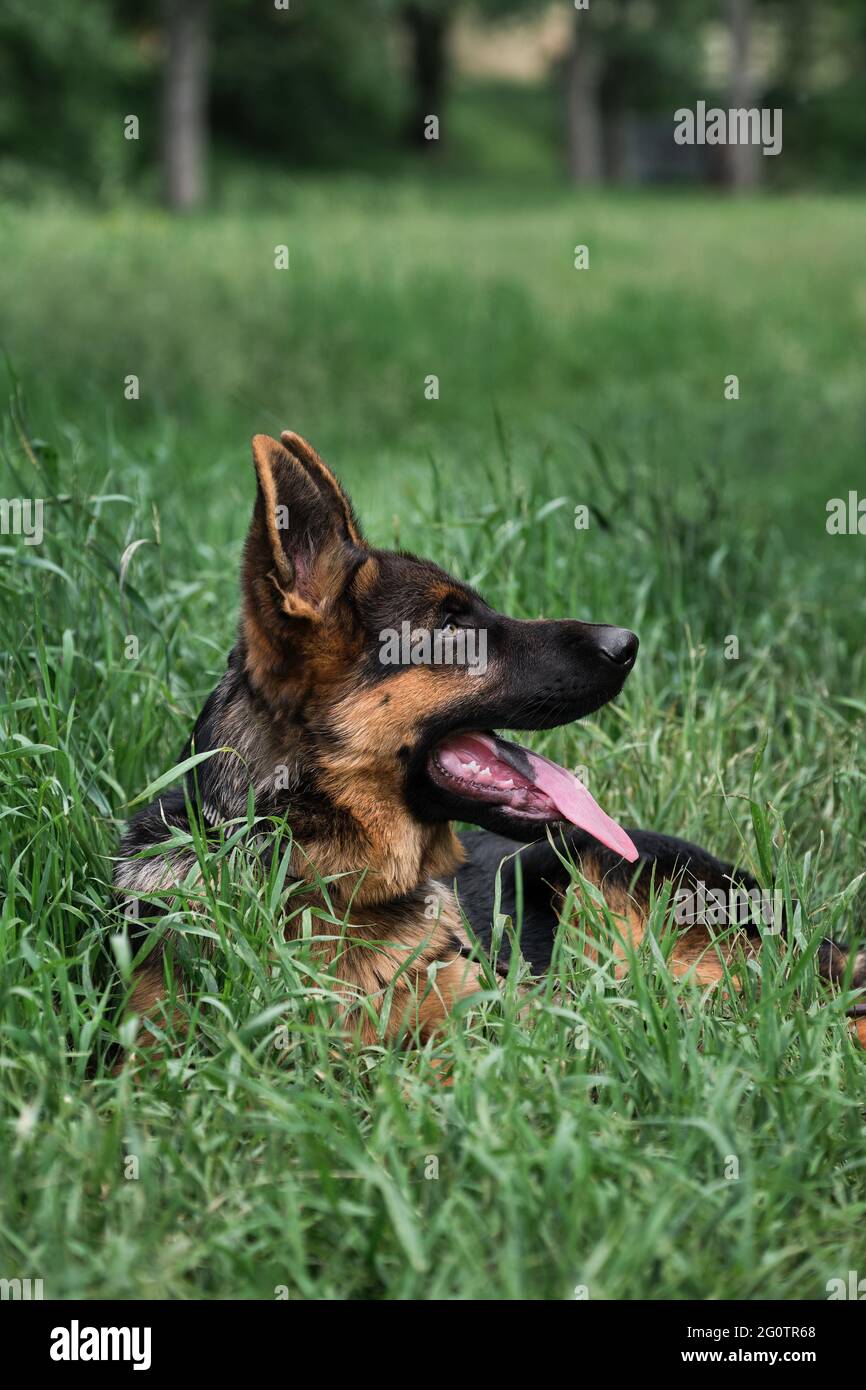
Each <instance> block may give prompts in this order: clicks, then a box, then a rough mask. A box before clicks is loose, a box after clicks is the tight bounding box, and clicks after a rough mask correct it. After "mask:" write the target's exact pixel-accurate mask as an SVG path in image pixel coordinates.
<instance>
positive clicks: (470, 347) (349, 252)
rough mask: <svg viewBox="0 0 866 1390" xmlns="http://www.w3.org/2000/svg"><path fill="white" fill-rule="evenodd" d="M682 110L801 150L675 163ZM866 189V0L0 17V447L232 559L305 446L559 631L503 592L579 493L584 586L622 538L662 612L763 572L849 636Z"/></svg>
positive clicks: (207, 1)
mask: <svg viewBox="0 0 866 1390" xmlns="http://www.w3.org/2000/svg"><path fill="white" fill-rule="evenodd" d="M699 100H702V101H706V102H707V104H708V105H713V104H718V105H719V106H721V107H723V108H727V107H728V106H731V105H736V106H751V105H754V106H758V107H768V108H779V109H780V110H781V111H782V114H783V145H782V151H781V153H780V154H779V155H778V156H776V157H765V156H764V155H763V154H762V153H761V152H760V150H759V149H757V148H754V147H750V146H738V147H736V146H735V147H731V146H728V147H726V146H706V145H704V146H698V145H693V146H686V145H677V144H676V143H675V142H674V139H673V130H674V112H675V111H676V110H677V109H678V108H680V107H694V105H695V103H696V102H697V101H699ZM431 117H435V118H436V119H435V121H431V119H430V118H431ZM431 135H436V136H437V137H438V138H427V137H428V136H431ZM864 171H866V0H822V3H821V4H820V5H819V4H814V3H808V0H664V3H661V0H591V3H590V4H589V5H588V7H587V8H586V9H578V8H576V6H575V4H574V3H573V0H555V3H550V4H548V3H543V0H534V3H522V0H475V3H469V2H468V0H467V3H462V0H352V3H351V4H349V3H344V4H333V3H332V4H321V3H319V4H314V3H312V0H285V3H282V0H257V3H250V0H88V3H87V4H86V5H77V6H75V5H66V6H60V7H57V9H56V12H52V14H51V16H50V19H49V18H47V17H46V15H45V14H44V12H41V11H40V10H39V8H38V7H33V6H32V5H31V4H30V3H29V0H0V193H2V207H0V305H2V311H0V346H2V350H3V359H2V368H0V369H2V371H3V372H4V373H5V377H6V386H7V395H8V396H9V397H10V398H11V400H12V410H11V414H10V416H9V420H8V421H7V436H8V438H10V439H11V440H12V442H13V445H14V443H15V440H16V439H17V438H18V437H19V435H20V433H21V432H22V431H23V432H26V433H27V434H28V435H29V437H31V438H35V439H36V440H37V441H39V448H37V450H36V455H37V457H38V458H39V459H40V460H49V461H51V460H53V461H54V462H53V463H50V466H52V467H55V468H56V470H57V486H58V487H59V486H60V485H61V483H63V482H64V481H65V480H68V479H69V478H70V477H74V478H75V479H76V480H78V484H79V485H80V487H81V488H82V489H84V490H85V491H86V490H88V489H89V490H90V491H91V492H99V493H102V492H117V493H118V494H122V495H124V496H130V497H134V498H135V501H136V506H137V507H138V508H139V515H140V511H141V509H142V508H143V509H151V511H152V514H153V517H154V518H155V520H154V522H153V525H154V527H156V528H157V529H158V532H159V537H160V543H161V546H162V555H163V557H164V560H165V562H166V563H169V562H170V560H171V550H172V546H173V545H174V546H177V553H178V556H179V557H180V559H181V560H182V563H183V564H186V565H188V564H189V560H188V552H189V546H190V545H198V546H200V547H209V548H210V553H211V554H213V553H216V554H219V555H222V554H223V553H224V552H225V548H226V547H231V554H232V555H234V554H236V553H237V549H238V547H239V545H240V541H241V536H242V530H243V524H242V520H241V518H242V517H243V516H244V515H245V513H246V510H247V508H248V506H249V502H250V475H249V459H248V447H249V446H248V441H249V438H250V436H251V435H252V434H253V433H254V432H256V431H258V430H269V431H271V432H275V433H276V432H278V431H279V430H280V428H283V427H286V426H290V427H292V428H294V429H297V430H299V431H300V432H301V433H304V434H306V435H307V436H308V437H310V438H311V439H312V440H313V442H314V443H315V444H316V445H317V447H318V448H319V449H320V451H321V452H322V453H323V455H324V456H325V457H326V458H328V459H329V461H331V462H332V463H333V464H334V466H335V467H337V469H338V470H339V471H340V472H341V473H342V474H343V476H344V478H345V480H346V482H347V484H348V485H349V487H350V489H351V490H352V492H353V493H354V494H355V496H356V500H357V501H358V503H359V505H360V508H361V510H362V513H363V514H366V515H367V516H368V517H369V518H370V529H371V532H372V534H373V535H374V536H375V537H376V539H378V540H380V541H382V542H383V543H388V542H390V541H392V540H394V539H395V538H396V539H398V540H400V541H402V542H403V543H411V544H413V545H414V546H416V547H417V548H419V549H422V550H424V549H426V550H428V551H431V550H432V551H435V552H436V553H437V555H439V556H440V557H441V558H442V559H443V560H444V561H445V562H451V563H453V564H454V565H456V566H457V568H458V569H461V570H462V571H463V572H464V573H466V572H468V573H469V574H470V575H472V576H473V577H479V576H480V578H481V580H482V581H483V582H484V583H485V584H486V585H487V587H488V592H489V593H490V596H491V597H492V598H493V599H494V600H496V599H498V600H500V601H510V602H512V603H514V602H521V601H523V602H525V603H526V604H528V605H529V606H536V605H537V599H536V597H535V596H533V597H532V598H531V599H530V598H529V597H526V598H525V599H524V600H521V598H520V594H519V593H518V592H516V591H513V590H507V588H506V590H505V591H503V589H502V588H499V589H498V588H497V586H504V585H507V583H508V582H510V581H507V579H506V577H505V576H506V573H507V571H508V566H512V567H516V566H519V564H520V558H521V555H523V556H524V558H526V552H525V550H523V549H522V547H524V545H525V544H527V543H528V542H527V540H526V537H525V536H524V535H523V533H520V534H518V533H517V532H515V533H514V534H512V535H511V538H510V540H509V539H508V536H509V532H508V526H509V525H510V524H511V523H512V522H514V524H515V525H517V522H516V521H515V517H516V518H518V520H519V519H520V518H523V520H524V521H525V519H526V518H527V517H529V516H530V515H533V516H534V515H535V513H536V512H537V511H538V510H539V509H540V508H543V507H545V506H547V505H548V504H550V505H551V506H552V507H553V510H552V511H551V512H550V513H547V514H546V520H545V526H546V527H547V528H549V529H550V530H551V533H552V537H553V538H552V540H551V541H550V543H551V544H552V545H553V546H554V548H556V547H557V546H559V547H566V549H567V548H568V547H569V546H571V545H572V543H573V539H574V536H573V531H572V533H571V534H569V528H570V527H571V509H572V506H573V505H578V504H581V503H584V504H587V505H589V506H590V507H591V509H594V515H596V516H597V518H599V519H600V520H599V532H598V533H597V535H596V536H594V537H593V538H591V539H592V540H593V544H592V546H588V547H585V553H583V554H582V557H581V565H582V566H583V567H584V568H583V569H582V571H581V573H582V574H583V575H584V576H585V575H586V573H587V569H586V568H585V567H587V566H592V565H593V564H596V563H597V564H598V566H599V572H600V573H605V574H608V575H609V574H610V572H611V567H612V562H613V563H616V564H619V563H621V561H622V556H623V552H624V550H625V549H628V551H629V553H634V555H635V556H636V557H637V558H636V566H637V570H636V574H635V575H634V576H633V581H629V583H627V584H626V590H627V591H628V592H633V588H634V584H643V583H644V582H645V583H646V584H647V585H649V586H651V588H652V599H653V602H655V603H656V604H657V608H658V611H659V613H660V614H663V615H664V619H665V621H667V620H668V619H670V620H673V621H683V620H684V619H685V617H687V616H688V615H689V613H691V622H692V625H693V626H696V627H697V629H698V630H702V628H703V627H704V625H707V626H708V627H710V628H719V629H720V632H721V634H722V635H724V633H725V632H728V631H731V630H735V629H734V628H733V621H734V619H733V618H732V616H731V615H732V612H733V613H734V614H736V612H737V611H738V609H739V608H740V607H741V606H742V605H748V604H749V603H752V604H754V602H755V594H754V589H755V584H756V583H759V582H760V583H761V584H763V585H765V586H766V587H767V589H768V591H769V590H770V589H772V594H773V596H774V597H775V596H776V595H777V594H778V592H779V588H778V585H779V580H778V575H776V577H775V579H774V578H773V569H772V565H771V564H770V563H769V562H767V563H764V561H763V560H761V559H760V558H759V559H757V560H755V561H754V563H753V564H752V565H750V566H749V567H745V566H744V565H743V564H741V563H735V562H734V561H733V559H732V557H735V556H737V555H740V554H741V552H742V551H743V549H744V548H750V554H751V555H752V556H753V557H754V556H758V557H760V556H762V555H764V554H765V553H766V552H772V554H773V555H774V556H778V555H781V554H782V553H783V552H784V553H785V554H786V555H788V556H789V557H790V558H791V560H792V562H794V563H799V570H798V573H799V575H800V578H801V581H802V583H803V584H804V585H806V586H807V587H808V582H809V578H810V576H811V575H812V573H813V570H814V569H815V567H816V566H820V567H821V569H822V571H823V572H824V575H825V587H824V588H822V590H821V592H822V595H825V594H826V593H828V592H829V588H828V587H827V584H828V583H829V581H828V579H827V576H828V575H829V574H834V575H835V574H836V572H837V570H838V575H837V577H836V578H834V579H833V580H832V586H833V592H834V593H835V594H836V595H837V596H838V599H839V601H838V603H837V611H836V615H835V618H834V621H835V622H836V623H841V624H843V625H844V624H847V623H851V624H855V623H858V624H859V622H860V619H859V617H858V616H857V615H858V611H859V599H858V593H859V590H858V588H857V586H858V584H859V579H858V575H859V573H860V570H859V564H860V549H859V548H857V538H856V537H853V538H849V537H841V538H839V537H836V538H832V539H830V538H829V537H827V535H826V532H825V529H824V522H825V515H826V513H825V507H826V502H827V500H828V498H830V497H832V496H834V495H843V496H845V495H847V491H848V489H849V488H851V487H854V486H856V479H857V478H858V477H862V475H863V468H862V460H863V443H864V424H866V406H864V392H863V386H864V381H863V346H864V337H866V335H864V325H866V281H864V276H863V273H862V262H863V248H864V245H866V205H864V202H863V197H862V190H863V177H864ZM576 246H585V247H586V248H587V254H588V258H589V265H588V268H587V269H583V270H579V269H576V268H575V247H576ZM731 375H735V376H736V377H737V379H738V395H737V396H736V397H735V398H728V397H726V394H725V383H726V381H727V379H728V378H729V377H730V376H731ZM117 506H118V508H119V510H118V511H117V512H116V514H115V521H116V522H118V523H122V524H123V525H124V526H126V527H127V529H128V539H132V538H133V535H134V531H135V528H134V525H133V522H132V521H131V520H130V519H128V518H124V514H123V512H122V508H120V504H117ZM435 507H438V509H439V510H438V512H436V513H435V514H436V515H437V516H438V518H439V522H438V523H437V524H438V528H439V529H436V527H434V526H433V523H432V520H431V518H432V517H433V516H434V508H435ZM485 507H487V508H488V510H489V511H491V514H492V515H494V520H495V525H494V524H493V523H491V528H490V535H491V536H492V537H493V544H492V549H491V551H490V555H489V557H488V561H487V562H486V563H485V565H484V566H483V567H480V568H479V565H480V561H479V560H478V557H477V555H476V556H475V558H474V559H472V560H471V561H470V558H469V548H470V547H471V544H472V542H471V541H470V539H469V537H470V535H472V534H474V532H473V528H475V531H477V526H478V520H479V516H480V514H481V512H482V510H483V509H484V508H485ZM165 509H170V510H171V512H172V514H173V524H171V525H170V524H169V523H168V520H167V518H166V516H165V514H164V513H165ZM191 518H194V525H193V523H192V521H190V524H189V525H186V524H181V519H183V520H184V523H185V522H186V521H188V520H190V519H191ZM496 526H502V527H505V531H504V532H503V535H504V537H505V539H503V535H500V534H499V532H497V531H496ZM635 528H637V534H639V536H640V537H641V540H640V542H639V543H637V547H636V548H635V544H636V543H635V541H634V536H635V534H636V532H635ZM668 531H670V534H668ZM123 539H124V537H120V538H119V540H118V544H120V543H121V542H122V540H123ZM546 543H547V542H546ZM644 543H645V544H644ZM605 546H608V547H609V548H608V549H605ZM855 554H856V556H857V565H856V566H855V565H854V564H852V557H853V556H854V555H855ZM200 558H201V557H200ZM137 563H139V564H140V565H141V566H142V567H144V566H146V565H147V564H149V563H151V562H150V561H149V560H147V559H146V558H145V556H144V555H143V554H142V553H139V556H138V561H137ZM710 566H713V567H714V568H713V569H712V571H710V569H709V567H710ZM220 573H224V574H225V576H226V581H225V584H226V588H225V593H224V594H223V595H221V597H220V611H222V609H223V606H224V607H225V609H226V611H227V612H231V611H233V604H234V598H233V596H232V595H233V589H232V587H231V586H232V583H233V579H232V574H233V564H228V565H224V566H223V565H221V567H220ZM696 575H698V576H699V577H700V579H701V582H702V583H703V584H704V585H705V586H707V589H708V593H710V594H711V595H713V594H714V595H715V597H714V598H709V599H708V600H707V603H706V605H705V609H704V610H703V611H702V612H701V614H700V615H698V614H695V613H694V612H693V611H692V609H693V605H694V602H695V597H694V592H693V585H694V579H695V576H696ZM758 576H761V577H760V579H759V577H758ZM578 578H579V576H578ZM652 586H655V587H652ZM674 590H675V591H676V592H674ZM846 595H850V601H845V596H846ZM566 601H571V602H572V603H574V604H576V605H577V609H576V610H575V611H579V609H580V605H581V595H580V592H579V587H578V590H577V591H576V592H575V594H574V595H573V597H572V599H571V600H567V599H566V598H565V597H564V596H563V598H562V601H561V602H562V603H563V604H564V603H565V602H566ZM822 602H823V598H822ZM626 603H627V605H628V604H630V603H631V600H630V599H628V600H626ZM597 616H600V617H604V618H606V619H607V618H609V619H610V620H612V621H621V622H634V621H637V619H636V618H632V617H631V616H630V614H629V613H628V612H622V611H617V612H615V613H604V614H599V615H597ZM857 631H858V632H859V631H860V628H859V627H857Z"/></svg>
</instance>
